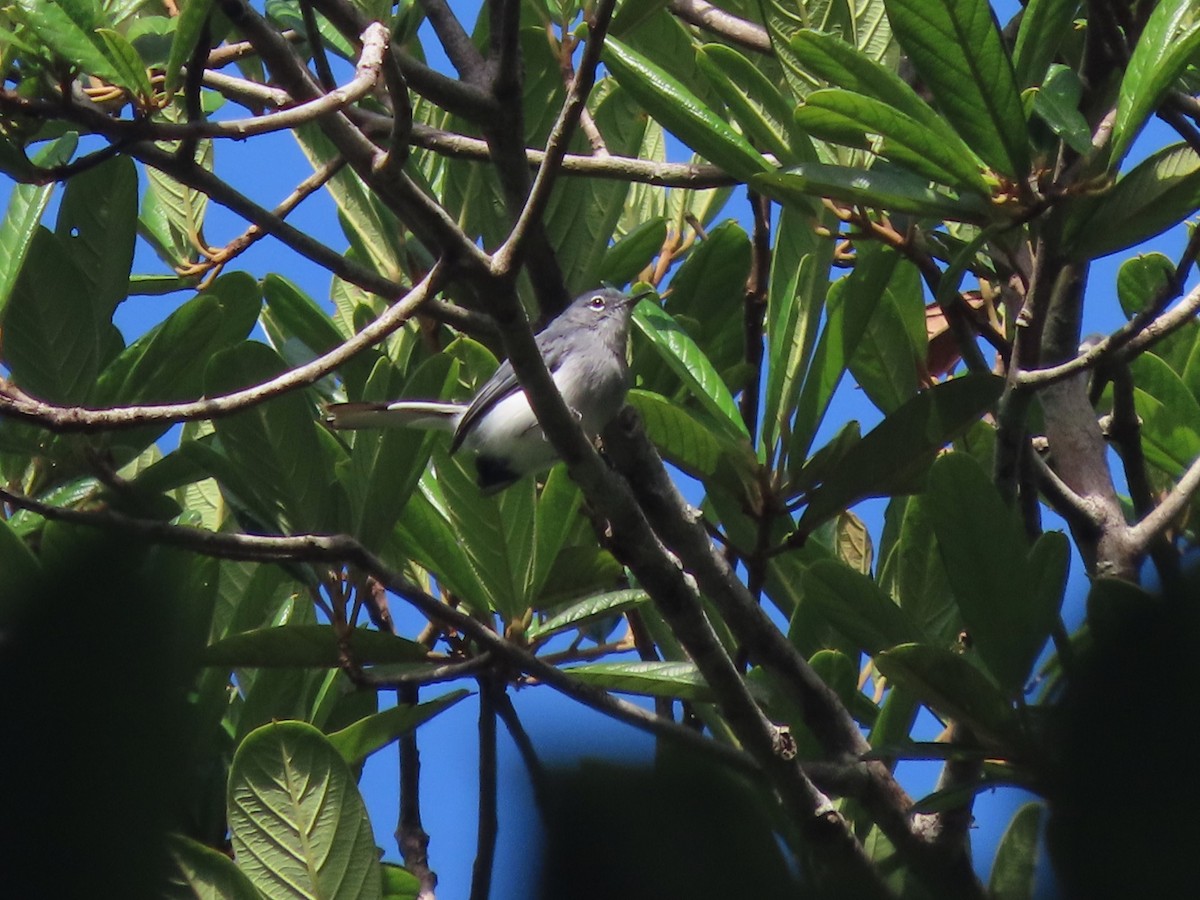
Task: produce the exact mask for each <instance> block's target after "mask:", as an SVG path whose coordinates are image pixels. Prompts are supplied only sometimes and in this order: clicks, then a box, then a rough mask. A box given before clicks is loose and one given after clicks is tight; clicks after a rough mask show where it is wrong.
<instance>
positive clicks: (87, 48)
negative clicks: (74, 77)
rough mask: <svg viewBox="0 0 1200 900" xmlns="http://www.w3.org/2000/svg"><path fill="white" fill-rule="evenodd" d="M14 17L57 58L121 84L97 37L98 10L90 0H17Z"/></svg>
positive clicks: (119, 76)
mask: <svg viewBox="0 0 1200 900" xmlns="http://www.w3.org/2000/svg"><path fill="white" fill-rule="evenodd" d="M13 14H14V16H15V17H16V18H17V19H18V21H21V22H23V23H24V24H26V25H28V26H29V28H31V29H32V30H33V33H34V34H36V35H37V36H38V39H39V40H40V41H41V42H42V43H43V44H44V45H45V46H46V47H47V48H48V49H49V50H50V51H51V52H52V53H53V54H54V55H55V56H56V57H58V58H60V59H65V60H66V61H67V62H69V63H72V64H73V65H76V66H79V67H80V68H81V69H82V70H83V71H85V72H87V73H89V74H91V75H95V76H97V77H98V78H102V79H103V80H105V81H107V82H110V83H111V84H118V85H119V84H121V83H122V79H121V73H120V72H118V71H117V69H116V67H114V66H113V64H112V62H111V61H110V59H109V57H108V52H107V48H106V47H105V46H104V43H103V41H102V40H101V39H100V38H99V37H98V36H97V35H96V33H95V32H96V27H97V26H98V25H99V24H100V15H99V10H98V9H97V7H96V5H95V4H94V3H90V2H87V0H55V2H53V3H48V2H46V0H17V3H16V6H15V7H14V8H13Z"/></svg>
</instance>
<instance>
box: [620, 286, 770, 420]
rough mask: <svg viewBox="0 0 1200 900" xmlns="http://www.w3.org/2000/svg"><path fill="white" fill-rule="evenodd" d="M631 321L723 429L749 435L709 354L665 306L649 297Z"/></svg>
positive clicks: (640, 304) (636, 310) (637, 307)
mask: <svg viewBox="0 0 1200 900" xmlns="http://www.w3.org/2000/svg"><path fill="white" fill-rule="evenodd" d="M633 323H634V325H635V326H636V327H637V329H638V331H639V332H640V333H641V334H643V335H645V336H646V337H647V338H648V339H649V341H650V344H651V346H653V347H654V349H655V350H657V351H658V354H659V356H660V357H661V358H662V359H663V361H664V362H666V364H667V365H668V366H669V367H670V369H671V371H673V372H674V373H675V374H676V375H677V376H679V379H680V380H681V381H682V382H683V383H684V385H685V386H686V387H687V389H688V393H690V394H691V395H692V396H693V397H695V398H696V399H697V400H698V401H699V402H700V405H701V406H702V407H703V408H704V409H705V410H707V411H708V412H709V414H710V415H711V416H712V417H713V419H714V421H715V422H716V423H717V424H718V425H719V426H720V427H721V428H722V429H723V430H725V431H726V432H729V433H733V434H738V433H740V434H743V435H747V436H748V432H747V431H746V426H745V424H744V423H743V422H742V417H741V413H740V412H739V411H738V408H737V404H736V403H735V402H734V400H733V395H732V394H730V393H729V388H727V387H726V386H725V382H724V381H722V380H721V376H720V375H719V374H718V373H717V371H716V369H714V368H713V365H712V363H711V362H709V360H708V357H706V356H705V355H704V353H703V352H702V351H701V350H700V348H699V347H698V346H696V343H695V341H693V340H692V339H691V338H690V337H689V336H688V334H687V332H686V331H684V330H683V328H681V327H680V325H679V323H678V322H676V321H675V320H674V319H673V318H672V317H671V315H670V314H669V313H667V312H666V310H664V309H662V307H660V306H658V305H657V304H655V303H652V302H650V301H648V300H643V301H642V302H640V303H639V304H638V305H637V306H636V307H635V308H634V311H633Z"/></svg>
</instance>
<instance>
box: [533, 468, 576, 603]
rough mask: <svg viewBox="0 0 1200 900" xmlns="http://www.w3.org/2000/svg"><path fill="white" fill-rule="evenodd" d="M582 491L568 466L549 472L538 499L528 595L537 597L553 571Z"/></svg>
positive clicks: (568, 533) (573, 518)
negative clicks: (568, 471)
mask: <svg viewBox="0 0 1200 900" xmlns="http://www.w3.org/2000/svg"><path fill="white" fill-rule="evenodd" d="M582 503H583V493H582V492H581V491H580V490H579V487H578V486H577V485H576V484H575V482H573V481H572V480H571V476H569V475H568V474H567V469H566V466H555V467H554V468H552V469H551V470H550V472H549V473H548V474H547V475H546V481H545V483H544V484H543V486H542V491H541V494H540V495H539V496H538V500H537V511H536V513H535V515H534V529H533V532H534V533H533V562H532V565H531V566H530V569H529V574H528V576H527V577H526V580H525V596H526V597H530V598H532V597H536V596H538V595H539V594H540V593H541V592H542V588H543V587H544V586H545V584H546V579H548V578H549V577H550V573H551V572H552V571H553V568H554V562H555V560H557V559H558V556H559V553H560V552H561V551H562V549H563V545H564V544H565V543H566V542H567V539H568V537H569V536H570V534H571V527H572V525H574V524H575V522H576V521H577V520H578V519H579V518H580V515H579V507H580V505H581V504H582Z"/></svg>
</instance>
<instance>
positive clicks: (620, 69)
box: [603, 38, 771, 180]
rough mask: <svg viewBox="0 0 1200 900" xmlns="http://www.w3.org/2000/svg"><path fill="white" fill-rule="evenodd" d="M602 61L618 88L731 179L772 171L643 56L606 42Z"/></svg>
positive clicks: (617, 43)
mask: <svg viewBox="0 0 1200 900" xmlns="http://www.w3.org/2000/svg"><path fill="white" fill-rule="evenodd" d="M603 58H604V62H605V64H606V65H607V66H608V68H609V70H610V71H611V72H612V73H613V75H614V76H615V77H616V79H617V81H619V82H620V83H621V86H622V87H623V88H625V89H626V90H628V91H629V92H630V94H632V95H633V97H634V98H635V99H636V100H637V101H638V102H639V103H641V104H642V106H643V107H645V109H646V111H647V112H648V113H650V115H651V116H653V117H654V118H655V119H656V120H657V121H659V122H660V123H662V125H663V127H664V128H666V129H667V130H668V131H670V132H671V133H672V134H674V135H675V137H677V138H679V139H680V140H681V141H683V143H685V144H686V145H687V146H689V147H691V148H692V149H693V150H695V151H696V152H697V153H699V154H700V155H701V156H703V157H705V158H706V159H709V160H711V161H712V162H713V163H715V164H716V165H718V166H720V167H721V168H723V169H725V170H726V171H727V172H729V174H730V175H733V176H734V177H735V178H738V179H740V180H746V179H748V178H749V177H750V176H751V175H753V174H755V173H756V172H765V171H768V170H769V169H770V168H771V167H770V164H769V163H768V162H767V161H766V160H765V159H763V157H762V155H761V154H760V153H759V152H758V151H757V150H755V149H754V147H752V146H751V145H750V142H749V141H747V140H746V139H745V138H744V137H742V136H741V135H740V134H738V133H737V132H736V131H734V130H733V129H732V128H731V127H730V126H729V124H728V123H727V122H726V121H725V120H724V119H723V118H722V117H721V116H720V115H718V114H717V113H716V112H714V111H713V110H712V109H711V108H709V106H708V105H707V104H705V103H704V102H703V101H702V100H701V99H700V98H699V97H697V96H696V95H695V94H694V93H693V92H692V91H691V90H689V89H688V88H687V87H686V86H685V85H684V84H682V83H681V82H679V81H678V80H677V79H675V78H674V77H673V76H672V75H670V74H669V73H667V72H666V71H665V70H663V69H662V68H660V67H659V66H658V65H656V64H655V63H653V62H651V61H650V60H649V59H648V58H647V57H645V56H643V55H642V54H640V53H638V52H637V51H636V50H633V49H632V48H630V47H628V46H627V45H625V44H623V43H621V42H620V41H617V40H613V39H611V38H610V39H609V40H608V41H606V42H605V44H604V57H603Z"/></svg>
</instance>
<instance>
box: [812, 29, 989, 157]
mask: <svg viewBox="0 0 1200 900" xmlns="http://www.w3.org/2000/svg"><path fill="white" fill-rule="evenodd" d="M791 48H792V51H793V52H794V53H795V54H796V56H797V57H798V58H799V59H800V60H801V62H802V63H803V65H804V66H805V67H806V68H807V69H809V70H811V71H812V72H814V73H815V74H817V75H819V76H820V77H821V78H823V79H824V80H825V81H828V82H829V84H830V85H833V86H835V87H839V88H842V89H844V90H847V91H852V92H854V93H855V94H862V95H863V96H866V97H873V98H874V99H876V100H879V101H880V102H882V103H883V104H884V105H886V106H888V107H890V108H892V109H894V110H895V111H896V112H897V113H899V114H901V115H903V116H907V117H908V118H910V119H912V120H913V121H915V122H917V123H918V124H920V125H922V126H924V128H925V129H926V130H928V131H931V132H933V133H934V134H936V135H937V136H938V138H939V139H940V140H941V142H942V143H943V144H944V145H945V146H946V148H947V149H948V150H949V151H950V152H952V153H955V154H957V155H959V156H961V157H962V159H963V160H969V161H970V162H971V163H972V165H974V166H980V165H982V162H981V161H978V157H976V155H975V154H974V152H973V151H972V150H971V149H970V148H969V147H968V146H967V145H966V143H965V142H964V141H963V139H962V138H961V137H959V136H958V133H957V132H956V131H955V130H954V129H953V128H951V127H950V126H949V125H948V124H947V123H946V120H945V119H943V118H942V117H941V116H940V115H939V114H938V113H937V112H936V111H935V110H934V109H933V108H932V107H931V106H930V105H929V104H928V103H926V102H925V101H924V100H922V99H921V98H920V97H919V96H918V95H917V92H916V91H914V90H913V89H912V87H911V86H910V85H909V84H908V83H907V82H906V81H905V80H904V79H902V78H901V77H900V76H899V75H897V74H896V72H895V71H894V70H893V69H891V68H888V67H887V66H884V65H881V64H880V63H879V62H877V61H876V60H874V59H871V58H870V57H868V56H866V55H865V54H863V53H862V52H860V51H858V50H855V48H854V47H852V46H850V45H849V44H847V43H846V42H845V41H844V40H842V39H841V38H839V37H838V36H837V35H835V34H823V33H821V32H819V31H801V32H799V33H798V34H796V35H795V37H793V38H792V41H791ZM964 165H965V163H964Z"/></svg>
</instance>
